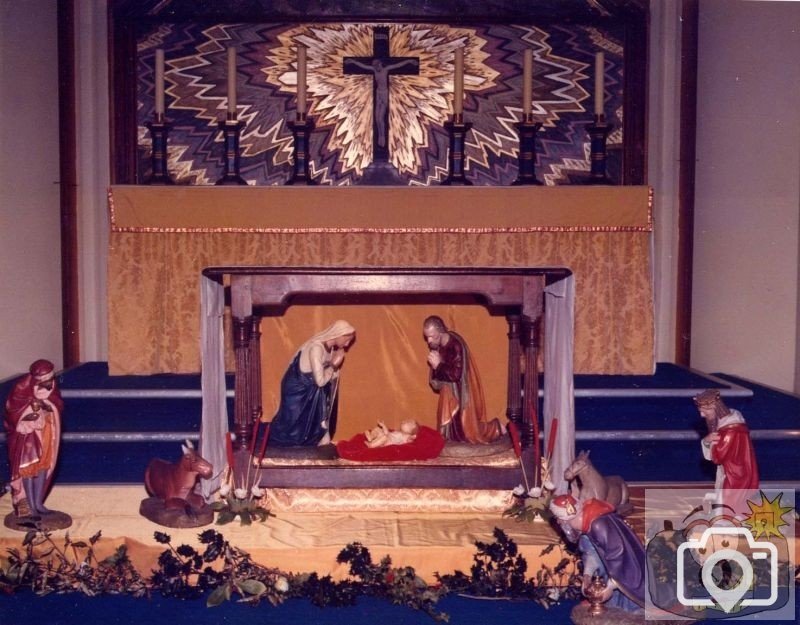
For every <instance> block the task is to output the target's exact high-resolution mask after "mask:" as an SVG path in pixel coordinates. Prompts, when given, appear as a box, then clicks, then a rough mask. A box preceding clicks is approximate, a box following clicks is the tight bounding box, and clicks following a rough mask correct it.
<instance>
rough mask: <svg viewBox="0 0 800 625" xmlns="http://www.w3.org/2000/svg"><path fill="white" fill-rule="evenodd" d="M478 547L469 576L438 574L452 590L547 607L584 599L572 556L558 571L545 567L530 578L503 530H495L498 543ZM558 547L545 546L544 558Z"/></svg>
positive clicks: (524, 561) (566, 555)
mask: <svg viewBox="0 0 800 625" xmlns="http://www.w3.org/2000/svg"><path fill="white" fill-rule="evenodd" d="M475 547H476V549H477V553H476V554H475V555H474V556H473V558H472V560H473V564H472V567H471V568H470V573H469V575H467V574H465V573H463V572H462V571H456V572H455V573H453V574H451V575H439V574H437V575H436V577H437V579H438V580H439V582H440V583H441V584H442V586H443V587H444V588H446V589H447V590H448V591H450V592H457V593H463V594H469V595H475V596H478V597H513V598H524V599H531V600H534V601H536V602H537V603H539V604H540V605H542V606H544V607H546V608H549V607H550V606H551V605H553V604H555V603H558V602H559V601H561V600H562V599H578V598H580V577H579V575H578V571H579V569H578V561H577V559H576V558H575V556H574V555H572V554H565V556H564V557H563V558H562V559H561V560H560V561H559V563H558V564H557V565H556V566H555V567H554V568H550V567H548V566H547V565H545V564H542V565H541V568H540V569H539V570H538V571H537V572H536V574H535V576H533V577H527V573H528V562H527V560H526V559H525V557H524V556H523V555H522V554H520V553H519V548H518V547H517V544H516V542H514V540H513V539H512V538H510V537H509V536H508V535H507V534H506V533H505V532H504V531H503V530H501V529H499V528H495V529H494V542H491V543H484V542H481V541H476V542H475ZM555 548H556V545H555V544H553V545H549V546H548V547H545V549H543V550H542V552H541V556H542V557H544V556H546V555H548V554H549V553H550V552H551V551H553V549H555Z"/></svg>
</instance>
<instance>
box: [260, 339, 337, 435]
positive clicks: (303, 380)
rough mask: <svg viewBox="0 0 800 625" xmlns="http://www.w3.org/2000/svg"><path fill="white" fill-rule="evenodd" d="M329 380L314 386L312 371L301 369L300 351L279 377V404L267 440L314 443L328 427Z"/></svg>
mask: <svg viewBox="0 0 800 625" xmlns="http://www.w3.org/2000/svg"><path fill="white" fill-rule="evenodd" d="M330 390H331V383H330V382H328V383H327V384H326V385H325V386H321V387H320V386H317V383H316V382H315V381H314V376H313V374H312V373H311V372H309V373H304V372H303V371H301V370H300V352H298V353H297V354H296V355H295V357H294V359H293V360H292V364H290V365H289V368H288V369H286V373H284V374H283V379H282V380H281V405H280V406H279V408H278V412H277V413H276V414H275V416H274V417H273V418H272V425H271V426H270V430H269V444H270V445H274V446H276V447H296V446H307V447H309V446H314V445H317V444H319V442H320V441H321V440H322V437H323V436H325V433H326V432H327V431H328V427H329V425H330V424H329V423H328V416H329V415H328V411H329V408H328V405H329V397H330Z"/></svg>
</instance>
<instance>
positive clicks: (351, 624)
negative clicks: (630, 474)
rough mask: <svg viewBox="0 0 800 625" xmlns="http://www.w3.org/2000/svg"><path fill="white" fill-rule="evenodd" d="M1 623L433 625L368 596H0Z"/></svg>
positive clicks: (466, 616)
mask: <svg viewBox="0 0 800 625" xmlns="http://www.w3.org/2000/svg"><path fill="white" fill-rule="evenodd" d="M573 605H574V604H573V603H563V604H560V605H558V606H556V607H554V608H552V609H550V610H545V609H544V608H542V607H540V606H538V605H537V604H535V603H533V602H531V601H504V600H480V599H468V598H464V597H445V598H444V599H443V600H441V601H440V602H439V608H440V611H442V612H446V613H447V614H449V615H450V623H452V624H454V625H485V624H487V623H504V624H508V625H516V624H519V625H522V624H525V625H529V624H530V623H540V624H541V625H546V624H549V625H562V624H563V625H568V624H569V623H570V622H571V621H570V619H569V612H570V610H571V609H572V607H573ZM0 623H2V624H3V625H33V624H34V623H43V624H47V625H78V624H81V625H86V624H89V623H103V624H104V625H122V624H123V623H125V624H127V623H173V624H177V623H192V624H193V625H205V624H208V625H226V624H231V625H233V624H242V625H252V624H254V623H276V624H278V623H279V624H280V625H309V624H316V625H341V624H342V623H348V625H366V624H369V625H375V623H382V624H385V625H389V624H396V625H433V624H434V623H436V621H435V620H434V619H432V618H431V617H430V616H428V615H426V614H424V613H422V612H418V611H416V610H412V609H410V608H406V607H404V606H397V605H392V604H391V603H389V602H387V601H382V600H379V599H375V598H371V597H362V598H359V599H358V602H357V604H356V605H355V606H348V607H343V608H318V607H316V606H314V605H312V604H311V603H310V602H309V601H307V600H303V599H291V600H289V601H287V602H285V603H283V604H281V605H279V606H275V607H273V606H271V605H269V604H268V603H266V602H265V603H262V604H261V605H258V606H248V605H244V604H241V603H231V602H228V603H226V604H223V605H221V606H219V607H216V608H207V607H205V601H202V600H199V601H180V600H178V599H164V598H163V597H160V596H155V597H153V598H152V599H134V598H131V597H110V596H103V597H93V598H89V597H85V596H83V595H78V594H69V595H54V594H51V595H47V596H46V597H36V596H35V595H33V594H32V593H27V592H26V593H20V594H18V595H14V596H9V597H0Z"/></svg>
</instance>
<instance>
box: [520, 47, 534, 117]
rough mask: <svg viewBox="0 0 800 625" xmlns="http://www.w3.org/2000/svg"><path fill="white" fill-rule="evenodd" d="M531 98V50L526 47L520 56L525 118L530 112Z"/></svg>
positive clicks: (523, 113)
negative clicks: (523, 53)
mask: <svg viewBox="0 0 800 625" xmlns="http://www.w3.org/2000/svg"><path fill="white" fill-rule="evenodd" d="M531 100H533V50H531V49H530V48H528V49H527V50H525V55H524V56H523V57H522V115H523V116H524V117H525V119H527V118H528V117H530V114H531Z"/></svg>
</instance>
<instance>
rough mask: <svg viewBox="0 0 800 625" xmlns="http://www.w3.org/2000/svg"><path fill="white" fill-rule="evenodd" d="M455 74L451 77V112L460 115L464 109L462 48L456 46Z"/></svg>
mask: <svg viewBox="0 0 800 625" xmlns="http://www.w3.org/2000/svg"><path fill="white" fill-rule="evenodd" d="M453 66H454V69H455V76H454V79H453V114H454V115H461V113H462V112H463V111H464V48H463V47H461V48H456V54H455V59H454V61H453Z"/></svg>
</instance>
